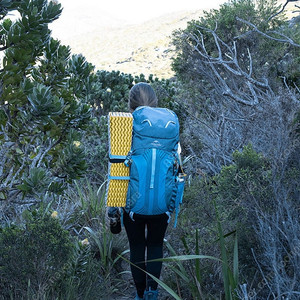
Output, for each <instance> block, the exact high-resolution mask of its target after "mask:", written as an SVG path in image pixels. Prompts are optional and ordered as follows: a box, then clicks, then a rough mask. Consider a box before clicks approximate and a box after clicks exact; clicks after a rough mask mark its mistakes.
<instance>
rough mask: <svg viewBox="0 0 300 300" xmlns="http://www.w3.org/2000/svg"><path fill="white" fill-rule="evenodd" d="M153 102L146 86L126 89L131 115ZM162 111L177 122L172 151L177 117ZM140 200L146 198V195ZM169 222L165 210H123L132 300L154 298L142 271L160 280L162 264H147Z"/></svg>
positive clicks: (150, 282)
mask: <svg viewBox="0 0 300 300" xmlns="http://www.w3.org/2000/svg"><path fill="white" fill-rule="evenodd" d="M157 102H158V100H157V97H156V94H155V92H154V90H153V89H152V87H151V86H150V85H149V84H147V83H143V82H142V83H138V84H136V85H134V86H133V87H132V88H131V90H130V93H129V103H128V104H129V109H130V111H131V112H133V111H136V112H135V113H137V111H138V110H142V109H144V107H146V109H147V108H148V107H153V108H155V107H157ZM162 111H166V112H168V113H170V114H171V113H172V114H173V115H174V118H176V119H175V120H176V121H177V124H176V126H178V130H177V129H176V130H177V131H178V134H177V137H176V139H177V140H175V141H176V143H175V142H174V146H175V147H174V148H175V149H177V148H178V140H179V124H178V119H177V116H176V115H175V114H174V113H173V112H171V111H169V110H167V109H162ZM135 113H134V114H135ZM153 113H156V111H155V110H153ZM145 121H146V122H149V124H150V121H149V120H148V119H146V120H144V121H143V122H145ZM143 122H142V123H143ZM169 122H172V124H171V125H170V127H171V126H175V125H174V124H173V123H175V122H174V121H169ZM143 124H144V123H143ZM168 125H169V124H167V125H166V126H168ZM150 126H151V124H150ZM155 142H158V141H155ZM146 147H148V148H149V145H147V146H146ZM151 151H153V149H151V148H150V150H149V152H150V153H151ZM157 151H158V150H157ZM155 153H156V152H155ZM156 155H157V156H160V155H161V154H159V152H158V153H157V154H156ZM155 157H156V156H155ZM157 159H159V158H156V161H157ZM154 161H155V160H154ZM151 164H152V167H153V157H152V161H151ZM164 164H165V163H164ZM154 169H155V168H154ZM145 172H146V170H145ZM156 172H157V170H156ZM161 172H162V171H161ZM153 175H155V174H153ZM173 181H174V180H173ZM145 193H148V194H149V193H150V192H147V191H146V192H145ZM165 193H166V194H167V192H165ZM139 194H140V193H139ZM127 197H128V194H127ZM139 197H140V196H139ZM142 197H145V198H147V197H148V195H145V196H142ZM169 219H170V212H169V211H165V212H162V213H159V214H157V213H154V214H148V213H147V214H144V213H143V214H139V213H132V212H131V211H130V212H129V211H128V209H126V208H125V209H123V223H124V227H125V230H126V233H127V236H128V240H129V246H130V261H131V263H132V264H134V265H136V266H137V267H138V268H137V267H135V266H134V265H131V273H132V276H133V279H134V283H135V286H136V298H135V300H140V299H149V300H150V299H154V300H155V299H158V291H157V283H156V281H154V280H153V279H152V278H151V277H150V276H147V275H146V273H145V272H144V271H143V270H146V271H147V272H148V273H150V274H152V275H153V276H155V277H156V278H159V277H160V273H161V269H162V262H161V261H155V262H149V261H150V260H154V259H159V258H162V257H163V240H164V236H165V233H166V229H167V226H168V223H169ZM139 268H140V269H139Z"/></svg>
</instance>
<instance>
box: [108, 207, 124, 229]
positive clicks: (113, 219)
mask: <svg viewBox="0 0 300 300" xmlns="http://www.w3.org/2000/svg"><path fill="white" fill-rule="evenodd" d="M108 216H109V227H110V231H111V233H113V234H118V233H120V232H121V229H122V228H121V214H120V210H119V209H118V208H116V207H111V208H110V209H109V211H108Z"/></svg>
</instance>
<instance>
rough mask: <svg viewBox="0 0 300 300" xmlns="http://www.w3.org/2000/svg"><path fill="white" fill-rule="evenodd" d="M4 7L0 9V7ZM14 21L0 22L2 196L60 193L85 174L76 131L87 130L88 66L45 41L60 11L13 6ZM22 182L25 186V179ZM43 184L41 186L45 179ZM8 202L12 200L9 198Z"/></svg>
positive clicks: (37, 3) (38, 0)
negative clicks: (16, 14)
mask: <svg viewBox="0 0 300 300" xmlns="http://www.w3.org/2000/svg"><path fill="white" fill-rule="evenodd" d="M1 5H2V2H1ZM13 9H15V10H16V11H18V12H19V13H20V18H19V19H17V20H16V21H14V22H12V21H11V20H10V19H5V20H4V21H3V22H2V23H1V28H0V29H1V42H2V44H3V45H4V46H5V52H4V57H3V69H2V70H1V73H0V82H1V87H2V89H1V91H0V94H1V100H0V101H1V102H0V104H1V107H0V111H1V113H0V115H1V128H2V129H1V135H0V143H1V154H2V157H3V160H2V162H1V173H0V178H1V182H2V183H1V185H0V191H1V195H2V196H3V197H4V198H5V199H8V200H9V199H10V198H11V197H13V198H16V197H17V195H18V194H20V192H22V194H23V196H26V194H28V195H29V194H35V195H36V196H37V195H38V194H39V193H42V192H45V191H49V192H54V193H61V191H62V188H61V187H62V186H63V185H65V184H66V183H70V182H71V181H72V180H73V179H75V178H79V177H80V176H82V175H83V174H84V171H85V170H86V168H87V166H86V164H85V155H84V150H83V148H82V147H80V143H79V144H78V143H75V144H74V142H78V141H80V140H81V137H80V134H79V133H80V132H81V131H82V130H84V129H85V128H87V125H88V124H89V122H90V116H91V111H90V107H89V105H88V100H89V95H90V92H91V85H92V82H93V81H94V78H95V77H94V75H93V74H92V71H93V66H92V65H91V64H89V63H87V62H86V60H85V58H84V57H83V56H81V55H72V56H71V55H70V48H69V47H66V46H63V45H61V44H60V42H59V41H57V40H54V39H52V38H51V36H50V30H49V29H48V24H49V23H51V22H53V21H54V20H55V19H57V18H58V17H59V15H60V13H61V6H60V4H55V3H54V2H52V1H51V2H49V3H48V1H45V0H33V1H29V0H24V1H19V2H14V5H13ZM27 178H28V179H27ZM46 178H47V179H46ZM12 195H13V196H12Z"/></svg>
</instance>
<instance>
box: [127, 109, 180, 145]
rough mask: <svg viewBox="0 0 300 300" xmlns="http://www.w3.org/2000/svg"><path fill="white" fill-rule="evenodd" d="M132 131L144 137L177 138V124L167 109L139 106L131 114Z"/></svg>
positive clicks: (176, 119)
mask: <svg viewBox="0 0 300 300" xmlns="http://www.w3.org/2000/svg"><path fill="white" fill-rule="evenodd" d="M132 115H133V131H134V132H135V133H138V134H141V135H143V136H146V137H153V138H168V139H173V138H178V137H179V122H178V118H177V116H176V114H175V113H174V112H173V111H172V110H170V109H167V108H161V107H150V106H139V107H138V108H137V109H136V110H135V111H134V112H133V113H132Z"/></svg>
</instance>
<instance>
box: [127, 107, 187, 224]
mask: <svg viewBox="0 0 300 300" xmlns="http://www.w3.org/2000/svg"><path fill="white" fill-rule="evenodd" d="M132 115H133V134H132V145H131V151H130V152H129V154H128V155H127V158H126V160H125V162H124V163H125V164H126V165H127V166H130V180H129V186H128V192H127V199H126V207H125V210H126V211H127V212H128V213H130V215H131V217H132V214H133V213H136V214H140V215H159V214H163V213H167V214H169V213H172V212H173V211H174V210H176V219H177V214H178V212H179V204H180V203H181V202H182V196H183V188H184V180H183V178H180V177H179V170H180V161H179V155H178V153H177V150H178V143H179V122H178V118H177V116H176V114H175V113H174V112H173V111H171V110H169V109H166V108H153V107H148V106H140V107H138V108H137V109H136V110H135V111H134V112H133V114H132ZM174 225H175V226H176V220H175V224H174Z"/></svg>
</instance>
